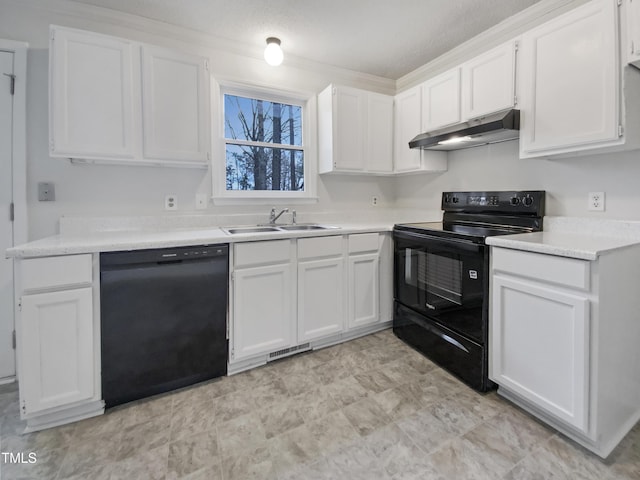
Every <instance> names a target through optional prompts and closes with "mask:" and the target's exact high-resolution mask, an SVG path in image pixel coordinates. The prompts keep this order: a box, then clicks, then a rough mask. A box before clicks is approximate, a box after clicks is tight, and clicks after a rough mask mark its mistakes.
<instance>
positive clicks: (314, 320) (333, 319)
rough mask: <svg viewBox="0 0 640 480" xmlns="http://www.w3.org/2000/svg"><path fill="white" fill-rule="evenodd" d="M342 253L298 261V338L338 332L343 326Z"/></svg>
mask: <svg viewBox="0 0 640 480" xmlns="http://www.w3.org/2000/svg"><path fill="white" fill-rule="evenodd" d="M343 265H344V262H343V260H342V257H340V258H329V259H322V260H311V261H305V262H300V263H298V341H299V342H308V341H309V340H315V339H316V338H320V337H325V336H327V335H331V334H333V333H339V332H341V331H342V329H343V328H344V306H343V298H344V297H343V295H344V276H343V272H344V270H343Z"/></svg>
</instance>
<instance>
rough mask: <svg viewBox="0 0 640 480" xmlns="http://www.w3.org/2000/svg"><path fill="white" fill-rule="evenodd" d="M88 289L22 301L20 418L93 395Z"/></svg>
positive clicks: (39, 295) (91, 307)
mask: <svg viewBox="0 0 640 480" xmlns="http://www.w3.org/2000/svg"><path fill="white" fill-rule="evenodd" d="M92 295H93V293H92V289H91V287H85V288H78V289H74V290H63V291H60V292H48V293H37V294H34V295H24V296H23V297H22V315H21V317H22V318H21V322H22V341H23V345H24V346H23V349H22V355H21V360H22V366H21V368H22V378H21V379H20V380H21V381H20V387H21V392H22V394H23V403H22V410H23V414H33V413H36V412H41V411H43V410H47V409H49V408H53V407H59V406H61V405H67V404H70V403H74V402H79V401H82V400H88V399H90V398H91V397H92V396H93V394H94V390H93V381H94V377H93V335H94V332H93V322H92V318H93V301H92Z"/></svg>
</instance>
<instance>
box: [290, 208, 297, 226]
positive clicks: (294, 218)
mask: <svg viewBox="0 0 640 480" xmlns="http://www.w3.org/2000/svg"><path fill="white" fill-rule="evenodd" d="M297 215H298V212H296V211H295V210H294V211H292V212H291V223H292V224H294V225H295V224H296V221H297Z"/></svg>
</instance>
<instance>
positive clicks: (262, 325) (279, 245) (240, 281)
mask: <svg viewBox="0 0 640 480" xmlns="http://www.w3.org/2000/svg"><path fill="white" fill-rule="evenodd" d="M291 245H292V241H290V240H274V241H266V242H251V243H241V244H236V245H235V246H234V265H235V269H234V272H233V273H232V279H233V284H232V298H233V300H232V306H233V341H232V348H231V359H232V360H241V359H244V358H247V357H251V356H254V355H258V354H261V353H267V352H273V351H276V350H279V349H283V348H287V347H289V346H290V345H291V344H292V342H293V339H294V334H295V330H294V329H293V328H292V327H293V318H294V311H295V310H294V307H295V296H292V293H293V292H295V289H294V285H295V283H294V281H293V274H292V270H293V269H292V263H291V260H292V246H291Z"/></svg>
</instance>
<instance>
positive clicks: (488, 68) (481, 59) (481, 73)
mask: <svg viewBox="0 0 640 480" xmlns="http://www.w3.org/2000/svg"><path fill="white" fill-rule="evenodd" d="M515 75H516V43H515V42H509V43H507V44H505V45H501V46H500V47H498V48H494V49H493V50H490V51H489V52H487V53H484V54H483V55H479V56H477V57H475V58H474V59H473V60H470V61H468V62H466V63H464V64H463V65H462V120H463V121H466V120H469V119H472V118H478V117H481V116H483V115H488V114H490V113H494V112H499V111H500V110H505V109H507V108H511V107H513V104H514V101H515V82H516V77H515Z"/></svg>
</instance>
